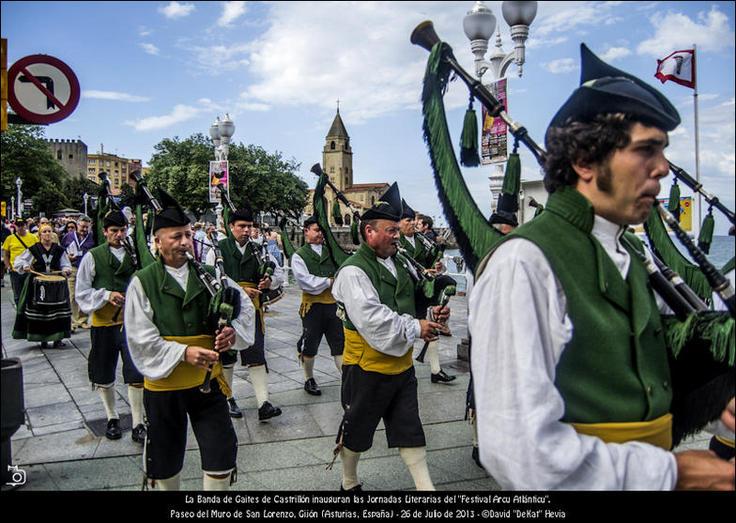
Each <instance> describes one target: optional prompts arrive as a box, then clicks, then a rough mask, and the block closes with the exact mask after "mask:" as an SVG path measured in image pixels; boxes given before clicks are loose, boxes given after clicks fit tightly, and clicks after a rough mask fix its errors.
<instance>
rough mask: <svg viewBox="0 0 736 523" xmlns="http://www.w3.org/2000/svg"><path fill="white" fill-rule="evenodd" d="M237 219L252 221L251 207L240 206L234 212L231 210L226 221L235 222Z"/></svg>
mask: <svg viewBox="0 0 736 523" xmlns="http://www.w3.org/2000/svg"><path fill="white" fill-rule="evenodd" d="M238 220H242V221H245V222H252V221H253V209H251V208H250V207H248V206H245V207H241V208H240V209H238V210H237V211H235V212H231V213H230V216H229V217H228V219H227V223H235V222H237V221H238Z"/></svg>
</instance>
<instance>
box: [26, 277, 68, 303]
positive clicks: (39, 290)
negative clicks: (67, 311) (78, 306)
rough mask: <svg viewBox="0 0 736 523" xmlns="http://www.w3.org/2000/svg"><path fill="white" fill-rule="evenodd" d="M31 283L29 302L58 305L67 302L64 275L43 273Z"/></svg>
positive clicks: (66, 287)
mask: <svg viewBox="0 0 736 523" xmlns="http://www.w3.org/2000/svg"><path fill="white" fill-rule="evenodd" d="M30 283H31V289H30V291H31V303H33V305H35V306H39V305H46V306H59V305H66V304H68V303H69V287H68V285H67V282H66V278H65V277H64V276H57V275H54V274H44V275H42V276H35V277H34V278H33V280H32V281H31V282H30Z"/></svg>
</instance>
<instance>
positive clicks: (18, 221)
mask: <svg viewBox="0 0 736 523" xmlns="http://www.w3.org/2000/svg"><path fill="white" fill-rule="evenodd" d="M14 223H15V224H16V225H28V222H26V219H25V218H23V217H22V216H16V217H15V220H14Z"/></svg>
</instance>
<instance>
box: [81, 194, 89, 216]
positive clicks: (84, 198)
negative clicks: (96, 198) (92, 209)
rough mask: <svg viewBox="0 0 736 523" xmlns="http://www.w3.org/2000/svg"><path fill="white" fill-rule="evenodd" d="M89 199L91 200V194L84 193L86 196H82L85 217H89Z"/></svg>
mask: <svg viewBox="0 0 736 523" xmlns="http://www.w3.org/2000/svg"><path fill="white" fill-rule="evenodd" d="M88 198H89V194H87V193H86V192H85V193H84V194H83V195H82V200H83V201H84V215H85V216H89V215H88V214H87V199H88Z"/></svg>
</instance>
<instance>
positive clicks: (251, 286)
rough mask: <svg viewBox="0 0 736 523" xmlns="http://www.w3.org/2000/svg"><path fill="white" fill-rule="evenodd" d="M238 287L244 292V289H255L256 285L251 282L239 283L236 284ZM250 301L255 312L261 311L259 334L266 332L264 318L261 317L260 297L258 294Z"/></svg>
mask: <svg viewBox="0 0 736 523" xmlns="http://www.w3.org/2000/svg"><path fill="white" fill-rule="evenodd" d="M238 285H240V288H241V289H243V290H245V289H257V288H258V284H257V283H253V282H250V281H239V282H238ZM246 294H248V293H247V292H246ZM250 301H252V302H253V306H254V307H255V308H256V310H257V311H261V314H260V316H261V332H266V320H265V319H264V317H263V311H262V310H261V295H260V294H259V295H258V296H256V297H255V298H251V299H250Z"/></svg>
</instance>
